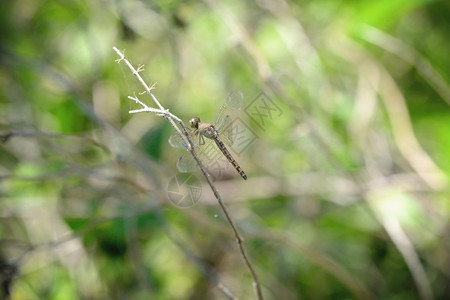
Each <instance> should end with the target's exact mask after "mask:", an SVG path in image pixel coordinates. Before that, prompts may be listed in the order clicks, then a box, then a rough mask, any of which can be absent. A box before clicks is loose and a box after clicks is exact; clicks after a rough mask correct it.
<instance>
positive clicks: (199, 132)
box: [169, 91, 247, 180]
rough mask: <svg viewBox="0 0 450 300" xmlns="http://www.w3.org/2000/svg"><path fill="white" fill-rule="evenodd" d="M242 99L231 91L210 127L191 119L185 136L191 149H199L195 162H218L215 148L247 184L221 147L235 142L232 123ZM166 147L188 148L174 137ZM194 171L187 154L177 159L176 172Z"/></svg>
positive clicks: (209, 163) (191, 157)
mask: <svg viewBox="0 0 450 300" xmlns="http://www.w3.org/2000/svg"><path fill="white" fill-rule="evenodd" d="M243 99H244V97H243V95H242V93H241V92H240V91H231V92H230V93H229V94H228V96H227V97H226V98H225V102H224V103H223V104H222V106H221V108H220V110H219V113H218V114H217V117H216V120H215V121H214V123H213V124H210V123H203V122H201V121H200V118H199V117H193V118H191V119H190V120H189V125H190V126H191V128H192V130H191V131H190V132H189V136H190V139H191V141H192V143H193V144H194V147H197V146H200V147H199V148H197V149H199V150H198V151H197V152H198V155H199V158H200V159H201V160H202V162H203V163H204V164H205V165H206V166H210V165H212V164H214V163H217V162H218V160H219V158H220V153H219V154H218V155H217V152H218V151H217V150H216V149H217V148H218V149H219V150H220V151H221V152H222V154H223V155H224V156H225V157H226V158H227V159H228V161H229V162H230V163H231V164H232V165H233V167H234V168H235V169H236V171H237V172H238V173H239V175H241V177H242V178H243V179H244V180H247V175H246V174H245V172H244V171H243V170H242V168H241V167H240V166H239V164H238V163H237V162H236V160H235V159H234V158H233V156H232V155H231V154H230V151H228V149H227V147H226V146H225V144H227V145H229V146H232V145H233V143H234V141H235V138H236V134H235V131H234V129H235V127H234V126H233V124H232V122H233V120H234V119H235V117H236V116H237V114H238V113H239V110H240V109H241V107H242V103H243ZM169 143H170V145H171V146H172V147H174V148H181V149H183V148H184V149H186V148H188V147H187V145H186V144H185V142H184V141H183V139H182V138H180V136H178V135H172V136H171V137H170V139H169ZM214 144H215V145H214ZM216 147H217V148H216ZM196 167H197V164H196V161H195V159H194V157H193V156H192V155H190V154H186V155H183V156H181V157H180V158H179V159H178V162H177V168H178V170H179V171H180V172H183V173H188V172H190V171H192V170H194V169H195V168H196Z"/></svg>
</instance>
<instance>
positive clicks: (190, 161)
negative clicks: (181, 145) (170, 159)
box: [177, 153, 197, 173]
mask: <svg viewBox="0 0 450 300" xmlns="http://www.w3.org/2000/svg"><path fill="white" fill-rule="evenodd" d="M196 165H197V164H196V162H195V159H194V157H193V156H192V155H191V154H190V153H187V154H185V155H183V156H181V157H180V158H179V159H178V161H177V168H178V170H179V171H180V172H182V173H188V172H191V171H193V170H194V169H195V167H196Z"/></svg>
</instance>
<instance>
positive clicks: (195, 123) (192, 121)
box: [189, 117, 200, 129]
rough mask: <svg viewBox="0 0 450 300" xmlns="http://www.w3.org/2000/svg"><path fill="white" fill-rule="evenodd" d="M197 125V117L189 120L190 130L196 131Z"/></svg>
mask: <svg viewBox="0 0 450 300" xmlns="http://www.w3.org/2000/svg"><path fill="white" fill-rule="evenodd" d="M198 123H200V118H199V117H193V118H192V119H190V120H189V124H190V125H191V127H192V128H195V129H198Z"/></svg>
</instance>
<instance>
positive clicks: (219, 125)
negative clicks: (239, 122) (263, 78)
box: [214, 91, 244, 145]
mask: <svg viewBox="0 0 450 300" xmlns="http://www.w3.org/2000/svg"><path fill="white" fill-rule="evenodd" d="M243 102H244V96H243V95H242V93H241V92H240V91H231V92H230V94H228V96H227V98H226V99H225V102H224V103H223V105H222V107H221V108H220V110H219V114H218V115H217V118H216V121H215V123H214V124H215V127H216V129H217V131H218V132H219V134H220V137H221V138H222V139H223V140H224V142H225V143H226V144H229V145H232V144H233V141H234V138H235V136H236V135H235V134H234V130H235V129H236V128H235V127H234V126H233V122H234V121H235V120H236V117H237V115H238V114H239V110H240V109H241V107H242V103H243Z"/></svg>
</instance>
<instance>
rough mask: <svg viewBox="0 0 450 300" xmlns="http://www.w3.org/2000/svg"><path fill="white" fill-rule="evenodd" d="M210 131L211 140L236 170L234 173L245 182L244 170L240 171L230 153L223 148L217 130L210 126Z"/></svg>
mask: <svg viewBox="0 0 450 300" xmlns="http://www.w3.org/2000/svg"><path fill="white" fill-rule="evenodd" d="M211 131H212V133H213V135H212V138H213V139H214V141H215V142H216V145H217V147H219V149H220V151H222V153H223V155H225V157H226V158H227V159H228V161H229V162H230V163H231V164H232V165H233V167H234V168H235V169H236V171H237V172H238V173H239V175H241V177H242V178H244V180H247V175H246V174H245V172H244V170H242V169H241V167H240V166H239V164H238V163H237V162H236V160H235V159H234V158H233V156H231V153H230V152H229V151H228V149H227V147H225V145H224V143H223V142H222V141H221V140H220V138H219V134H218V133H217V130H216V129H215V128H214V126H211Z"/></svg>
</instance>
